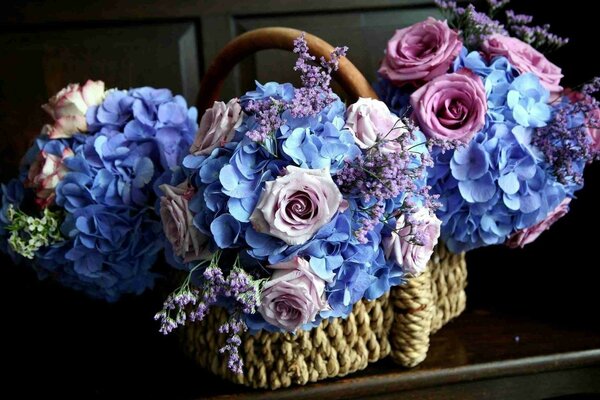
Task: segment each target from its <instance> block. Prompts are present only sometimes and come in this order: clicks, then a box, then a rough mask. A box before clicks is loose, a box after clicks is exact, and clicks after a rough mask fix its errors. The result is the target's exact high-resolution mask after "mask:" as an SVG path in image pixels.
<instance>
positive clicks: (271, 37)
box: [197, 27, 377, 113]
mask: <svg viewBox="0 0 600 400" xmlns="http://www.w3.org/2000/svg"><path fill="white" fill-rule="evenodd" d="M301 33H302V32H301V31H299V30H297V29H291V28H277V27H271V28H260V29H254V30H251V31H248V32H246V33H244V34H242V35H240V36H238V37H237V38H235V39H233V40H232V41H231V42H229V43H228V44H227V46H225V47H224V48H223V50H221V52H219V54H218V55H217V57H216V58H215V59H214V61H213V62H212V64H211V65H210V67H208V70H207V71H206V74H205V75H204V78H202V82H201V84H200V93H199V94H198V99H197V105H198V110H199V111H200V112H201V113H202V112H204V110H206V109H207V108H209V107H211V106H212V104H213V102H214V101H215V100H217V99H218V98H219V93H220V92H221V87H222V86H223V81H224V80H225V78H226V77H227V75H229V72H230V71H231V70H232V69H233V67H235V65H236V64H237V63H239V62H240V61H242V60H243V59H244V58H246V57H248V56H249V55H252V54H254V53H256V52H258V51H260V50H267V49H282V50H288V51H293V49H294V39H296V38H297V37H298V36H300V34H301ZM305 38H306V42H307V44H308V48H309V49H310V53H311V54H312V55H313V56H316V57H317V59H319V58H320V57H321V56H323V57H326V58H329V54H330V53H331V52H332V51H333V46H331V45H330V44H329V43H327V42H326V41H324V40H323V39H320V38H318V37H317V36H314V35H311V34H309V33H307V34H306V35H305ZM333 77H334V78H335V80H336V81H337V82H338V83H339V84H340V86H341V87H342V89H344V91H345V92H346V94H347V95H348V96H349V97H350V100H352V101H354V100H356V99H358V98H359V97H371V98H374V99H376V98H377V95H376V94H375V92H374V91H373V89H372V88H371V85H370V84H369V82H368V81H367V79H366V78H365V77H364V76H363V74H361V73H360V71H359V70H358V69H357V68H356V67H355V66H354V65H353V64H352V63H351V62H350V61H349V60H348V59H347V58H346V57H342V58H340V64H339V69H338V70H337V71H336V72H334V73H333Z"/></svg>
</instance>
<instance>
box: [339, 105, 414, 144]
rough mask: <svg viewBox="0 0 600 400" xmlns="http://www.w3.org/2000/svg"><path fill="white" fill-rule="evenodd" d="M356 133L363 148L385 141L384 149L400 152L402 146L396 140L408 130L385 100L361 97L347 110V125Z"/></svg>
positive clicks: (357, 141)
mask: <svg viewBox="0 0 600 400" xmlns="http://www.w3.org/2000/svg"><path fill="white" fill-rule="evenodd" d="M345 128H347V129H349V130H350V132H352V134H353V135H354V141H355V142H356V144H357V145H358V147H360V148H361V149H368V148H371V147H373V146H375V144H377V143H378V142H384V145H383V146H381V149H382V151H383V152H384V153H385V152H388V153H390V152H398V151H400V150H401V148H402V146H401V145H400V143H398V142H397V141H396V139H398V138H399V137H400V136H402V134H404V133H406V132H407V129H406V126H405V125H404V123H402V121H401V120H400V118H398V117H397V116H395V115H394V114H392V113H391V112H390V110H389V109H388V107H387V106H386V105H385V103H384V102H382V101H379V100H373V99H365V98H362V97H361V98H359V99H358V101H357V102H356V103H354V104H352V105H351V106H350V107H348V111H346V126H345Z"/></svg>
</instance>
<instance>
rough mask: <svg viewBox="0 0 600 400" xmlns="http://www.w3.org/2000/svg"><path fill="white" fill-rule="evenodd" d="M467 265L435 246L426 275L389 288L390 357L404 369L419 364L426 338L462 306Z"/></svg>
mask: <svg viewBox="0 0 600 400" xmlns="http://www.w3.org/2000/svg"><path fill="white" fill-rule="evenodd" d="M466 285H467V265H466V262H465V255H464V253H462V254H453V253H451V252H449V251H448V250H447V249H446V247H445V246H444V245H440V246H438V247H437V248H436V249H435V251H434V254H433V257H432V258H431V260H430V261H429V265H428V268H427V272H425V273H423V274H422V275H420V276H419V277H417V278H413V279H410V280H409V281H408V282H407V283H406V284H404V285H402V286H399V287H396V288H392V290H391V292H390V298H391V303H392V307H393V309H394V324H393V325H392V329H391V332H390V335H391V337H390V342H391V345H392V353H391V354H392V358H393V359H394V361H395V362H396V363H398V364H400V365H402V366H404V367H414V366H415V365H418V364H419V363H421V362H422V361H423V360H424V359H425V357H426V356H427V350H429V336H430V335H431V334H432V333H434V332H436V331H437V330H438V329H440V328H441V327H442V326H443V325H444V324H446V323H447V322H448V321H450V320H451V319H452V318H454V317H456V316H458V315H460V313H462V312H463V310H464V309H465V305H466V295H465V287H466Z"/></svg>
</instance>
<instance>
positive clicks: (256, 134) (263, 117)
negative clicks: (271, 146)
mask: <svg viewBox="0 0 600 400" xmlns="http://www.w3.org/2000/svg"><path fill="white" fill-rule="evenodd" d="M284 109H285V106H284V103H283V102H282V101H280V100H276V99H274V98H272V97H271V98H268V99H264V100H262V101H261V100H259V101H257V100H250V101H249V102H248V104H247V105H246V107H245V109H244V111H246V113H249V114H253V115H254V116H255V118H256V122H257V127H256V128H254V129H252V130H250V131H248V132H247V133H246V136H248V138H250V140H252V141H254V142H257V143H265V142H266V141H267V139H268V138H270V137H272V136H273V135H274V133H275V132H277V130H278V129H279V127H281V125H283V124H285V120H284V119H282V118H281V113H282V112H283V110H284Z"/></svg>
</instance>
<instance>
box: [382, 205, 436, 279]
mask: <svg viewBox="0 0 600 400" xmlns="http://www.w3.org/2000/svg"><path fill="white" fill-rule="evenodd" d="M411 219H412V220H413V221H411V223H412V226H409V225H407V224H406V220H405V218H404V215H402V216H400V218H398V221H397V223H396V231H395V232H394V233H392V235H391V236H389V237H385V238H383V240H382V244H383V250H384V254H385V257H386V258H387V259H388V260H393V261H394V262H395V263H396V264H398V265H401V266H402V269H403V270H404V271H405V272H407V273H409V274H412V275H419V274H421V273H422V272H424V271H425V268H427V263H428V262H429V259H430V258H431V255H432V254H433V248H434V247H435V246H436V245H437V242H438V238H439V237H440V227H441V226H442V221H440V220H439V219H438V218H437V217H435V216H432V215H431V214H430V213H429V210H427V209H425V208H421V209H419V210H418V211H417V212H416V213H414V214H413V215H412V216H411ZM409 238H410V239H409ZM411 239H412V241H411ZM414 240H418V241H419V244H416V243H415V242H414Z"/></svg>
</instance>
